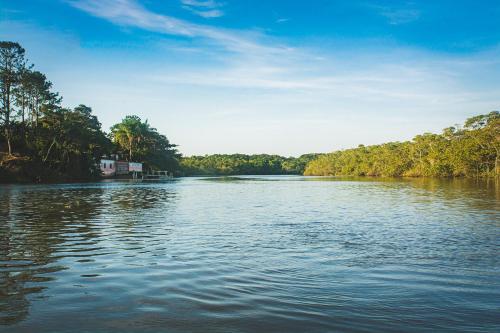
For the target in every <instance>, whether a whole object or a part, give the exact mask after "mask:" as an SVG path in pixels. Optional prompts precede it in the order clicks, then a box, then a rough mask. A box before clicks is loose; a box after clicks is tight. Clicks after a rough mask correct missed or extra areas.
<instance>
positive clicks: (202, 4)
mask: <svg viewBox="0 0 500 333" xmlns="http://www.w3.org/2000/svg"><path fill="white" fill-rule="evenodd" d="M181 3H182V4H183V6H182V8H184V9H187V10H189V11H190V12H191V13H193V14H195V15H198V16H201V17H204V18H216V17H221V16H224V12H223V11H222V10H221V9H219V8H221V7H223V6H224V4H223V3H222V2H218V1H214V0H206V1H198V0H181Z"/></svg>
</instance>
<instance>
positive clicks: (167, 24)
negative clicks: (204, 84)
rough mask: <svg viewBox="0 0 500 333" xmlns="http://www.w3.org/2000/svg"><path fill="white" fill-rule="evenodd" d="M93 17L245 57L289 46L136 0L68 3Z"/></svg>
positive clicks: (91, 0) (73, 1) (284, 50)
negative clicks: (208, 43)
mask: <svg viewBox="0 0 500 333" xmlns="http://www.w3.org/2000/svg"><path fill="white" fill-rule="evenodd" d="M68 1H69V3H70V4H71V5H72V6H74V7H75V8H78V9H80V10H82V11H84V12H86V13H88V14H90V15H93V16H95V17H100V18H103V19H106V20H108V21H110V22H112V23H115V24H118V25H122V26H129V27H137V28H142V29H145V30H149V31H155V32H160V33H164V34H169V35H176V36H185V37H191V38H203V39H206V40H208V41H211V42H214V43H216V44H217V45H220V46H222V47H224V48H226V49H227V50H230V51H234V52H238V53H244V54H252V55H257V54H263V53H267V54H269V53H282V52H286V51H288V50H289V48H286V47H280V46H274V45H273V46H269V45H266V44H264V43H262V42H260V41H259V39H260V38H262V37H263V36H262V35H261V34H260V33H259V32H256V31H241V30H231V29H222V28H216V27H212V26H209V25H203V24H195V23H191V22H188V21H185V20H181V19H177V18H175V17H171V16H168V15H163V14H157V13H154V12H151V11H149V10H147V9H146V8H145V7H143V6H142V5H140V4H139V3H137V2H136V1H134V0H68Z"/></svg>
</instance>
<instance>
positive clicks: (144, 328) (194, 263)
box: [0, 176, 500, 332]
mask: <svg viewBox="0 0 500 333" xmlns="http://www.w3.org/2000/svg"><path fill="white" fill-rule="evenodd" d="M0 218H1V219H0V332H271V331H273V332H336V331H339V332H381V331H384V332H401V331H405V332H412V331H413V332H434V331H449V332H456V331H462V332H463V331H470V332H500V256H499V254H500V192H499V187H498V185H495V183H494V182H489V183H488V182H477V181H469V180H423V179H416V180H382V179H335V178H334V179H330V178H309V177H260V176H259V177H237V178H227V177H226V178H184V179H179V180H175V181H172V182H168V183H131V182H102V183H96V184H71V185H41V186H1V187H0Z"/></svg>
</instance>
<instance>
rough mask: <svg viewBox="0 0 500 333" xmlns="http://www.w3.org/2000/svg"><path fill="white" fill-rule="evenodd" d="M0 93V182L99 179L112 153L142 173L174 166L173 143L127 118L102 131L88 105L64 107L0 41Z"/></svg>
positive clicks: (17, 48)
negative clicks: (139, 167) (103, 160)
mask: <svg viewBox="0 0 500 333" xmlns="http://www.w3.org/2000/svg"><path fill="white" fill-rule="evenodd" d="M0 95H1V96H0V103H1V105H0V106H1V109H0V128H1V132H0V182H45V181H79V180H92V179H99V178H100V177H101V171H100V168H99V164H100V163H99V162H100V159H101V157H103V156H109V155H111V154H117V155H118V156H120V157H121V158H123V159H126V160H129V161H140V162H143V163H144V167H145V168H146V169H162V170H177V169H178V167H179V158H180V154H179V153H178V152H177V149H176V145H174V144H171V143H170V142H169V140H168V139H167V137H166V136H164V135H162V134H160V133H158V131H157V130H156V129H155V128H153V127H151V126H150V125H149V124H148V122H147V121H142V120H141V119H140V118H139V117H137V116H127V117H125V118H124V119H123V120H122V121H121V122H120V123H118V124H116V125H114V126H112V128H111V130H110V132H109V133H106V132H104V131H103V130H102V128H101V123H100V122H99V120H98V119H97V117H96V116H95V115H94V114H93V113H92V109H91V108H90V107H88V106H85V105H83V104H82V105H79V106H77V107H75V108H67V107H63V106H62V105H61V102H62V97H61V96H60V95H59V94H58V93H57V92H54V91H53V89H52V83H51V82H50V81H49V80H48V79H47V77H46V76H45V74H43V73H41V72H39V71H37V70H35V69H34V66H33V65H31V64H29V63H28V61H27V59H26V56H25V50H24V49H23V48H22V47H21V45H19V44H18V43H15V42H5V41H4V42H0Z"/></svg>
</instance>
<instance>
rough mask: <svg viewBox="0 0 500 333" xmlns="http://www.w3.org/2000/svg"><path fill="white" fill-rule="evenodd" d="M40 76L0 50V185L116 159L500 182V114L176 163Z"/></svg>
mask: <svg viewBox="0 0 500 333" xmlns="http://www.w3.org/2000/svg"><path fill="white" fill-rule="evenodd" d="M61 103H62V97H61V96H60V95H59V93H57V92H55V91H53V87H52V83H51V82H50V81H49V80H48V79H47V77H46V76H45V74H43V73H41V72H39V71H37V70H35V69H34V66H33V65H32V64H29V63H28V60H27V59H26V56H25V50H24V49H23V48H22V47H21V45H19V44H18V43H15V42H8V41H4V42H0V107H1V108H0V129H1V131H0V181H4V182H5V181H8V182H12V181H51V180H52V181H53V180H57V181H68V180H88V179H96V178H99V177H100V176H101V171H100V168H99V165H100V163H99V162H100V159H101V158H102V157H104V156H110V155H118V156H120V157H121V158H122V159H126V160H128V161H135V162H142V163H143V164H144V166H143V167H144V169H145V170H168V171H170V172H174V173H176V174H177V175H185V176H192V175H201V176H208V175H249V174H255V175H263V174H272V175H276V174H305V175H353V176H388V177H400V176H409V177H460V176H464V177H495V176H499V174H500V157H499V153H500V114H499V112H498V111H493V112H490V113H489V114H484V115H478V116H475V117H472V118H470V119H467V121H466V122H465V124H464V125H463V126H456V127H449V128H446V129H444V130H443V132H442V133H441V134H431V133H425V134H422V135H418V136H416V137H415V138H414V139H413V140H411V141H407V142H390V143H385V144H381V145H372V146H363V145H360V146H359V147H357V148H354V149H346V150H342V151H336V152H333V153H329V154H305V155H302V156H300V157H297V158H295V157H283V156H278V155H267V154H259V155H245V154H215V155H205V156H191V157H182V156H181V154H180V153H179V152H178V150H177V146H176V145H175V144H172V143H171V142H170V141H169V140H168V138H167V137H166V136H165V135H163V134H161V133H159V132H158V131H157V130H156V129H155V128H154V127H152V126H150V124H149V123H148V121H147V120H146V121H143V120H141V119H140V118H139V117H138V116H134V115H131V116H126V117H125V118H124V119H123V120H122V121H121V122H120V123H118V124H115V125H114V126H112V127H111V128H110V131H109V132H105V131H103V129H102V126H101V123H100V122H99V120H98V119H97V117H96V116H95V115H94V114H93V113H92V109H91V108H90V107H88V106H85V105H83V104H81V105H79V106H77V107H75V108H67V107H63V106H62V105H61Z"/></svg>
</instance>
